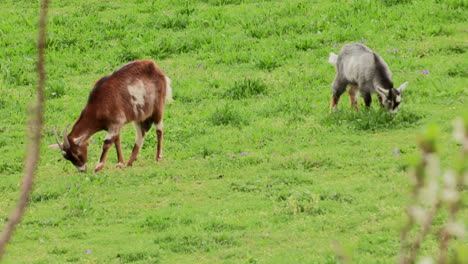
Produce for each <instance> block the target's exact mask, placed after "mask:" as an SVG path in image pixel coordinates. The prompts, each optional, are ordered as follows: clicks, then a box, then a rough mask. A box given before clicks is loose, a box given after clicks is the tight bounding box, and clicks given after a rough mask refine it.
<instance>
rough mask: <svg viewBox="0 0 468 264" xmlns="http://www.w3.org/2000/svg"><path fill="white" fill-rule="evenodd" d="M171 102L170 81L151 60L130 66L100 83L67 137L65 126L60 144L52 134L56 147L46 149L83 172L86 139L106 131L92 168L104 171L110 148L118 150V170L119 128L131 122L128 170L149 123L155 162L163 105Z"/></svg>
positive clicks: (120, 160) (159, 149)
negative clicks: (57, 152) (154, 138)
mask: <svg viewBox="0 0 468 264" xmlns="http://www.w3.org/2000/svg"><path fill="white" fill-rule="evenodd" d="M170 101H172V89H171V87H170V79H169V78H167V77H166V76H165V75H164V73H163V72H162V71H161V70H160V69H159V67H158V66H157V65H156V63H154V62H153V61H150V60H138V61H134V62H130V63H128V64H126V65H124V66H123V67H121V68H120V69H118V70H116V71H115V72H113V73H112V74H111V75H107V76H105V77H102V78H101V79H99V80H98V81H97V82H96V83H95V85H94V89H93V90H92V91H91V93H90V94H89V98H88V103H87V104H86V106H85V108H84V109H83V111H82V112H81V115H80V117H79V118H78V120H77V121H76V122H75V124H74V126H73V128H72V130H71V132H70V134H68V135H67V130H68V126H67V127H66V128H65V130H64V131H63V143H60V141H59V139H58V136H57V132H56V131H55V130H54V135H55V140H56V141H57V144H55V145H51V146H49V148H53V149H60V150H62V154H63V156H64V157H65V159H67V160H69V161H71V162H72V163H73V165H75V167H76V168H77V169H78V170H79V171H80V172H83V171H85V170H86V162H87V158H88V155H87V154H88V152H87V150H88V145H89V143H88V139H89V138H90V137H91V136H92V135H93V134H95V133H96V132H99V131H101V130H106V131H107V136H106V138H105V140H104V145H103V149H102V154H101V157H100V159H99V163H98V164H97V166H96V168H95V170H94V171H95V172H98V171H100V170H102V169H103V168H104V164H105V162H106V157H107V153H108V151H109V148H110V147H111V146H112V144H115V147H116V149H117V158H118V164H117V167H118V168H122V167H123V166H124V158H123V155H122V149H121V146H120V130H121V128H122V127H123V126H124V125H125V124H127V123H129V122H131V121H133V125H134V127H135V130H136V138H135V145H134V147H133V150H132V154H131V156H130V158H129V160H128V161H127V162H126V163H125V165H127V166H131V165H132V163H133V162H134V161H135V160H136V158H137V155H138V152H139V150H140V148H141V146H142V144H143V139H144V137H145V134H146V132H148V130H149V129H150V128H151V125H152V123H154V124H156V134H157V139H158V144H157V151H156V161H158V160H159V159H161V158H162V141H163V113H164V104H165V102H170Z"/></svg>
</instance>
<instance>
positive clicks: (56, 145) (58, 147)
mask: <svg viewBox="0 0 468 264" xmlns="http://www.w3.org/2000/svg"><path fill="white" fill-rule="evenodd" d="M48 148H50V149H62V148H61V146H60V145H59V144H53V145H49V146H48Z"/></svg>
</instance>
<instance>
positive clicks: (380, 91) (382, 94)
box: [375, 86, 390, 97]
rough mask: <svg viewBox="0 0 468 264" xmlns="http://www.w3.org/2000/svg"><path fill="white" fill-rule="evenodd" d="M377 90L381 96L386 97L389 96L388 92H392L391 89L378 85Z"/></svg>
mask: <svg viewBox="0 0 468 264" xmlns="http://www.w3.org/2000/svg"><path fill="white" fill-rule="evenodd" d="M375 91H376V92H377V93H378V94H379V95H380V96H385V97H388V93H389V92H390V90H387V89H385V88H382V87H379V86H377V87H376V89H375Z"/></svg>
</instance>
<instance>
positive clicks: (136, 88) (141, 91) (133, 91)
mask: <svg viewBox="0 0 468 264" xmlns="http://www.w3.org/2000/svg"><path fill="white" fill-rule="evenodd" d="M127 89H128V93H129V94H130V96H131V98H130V101H131V103H132V106H133V113H134V114H135V116H136V117H139V116H141V115H142V114H143V113H139V111H138V109H139V108H140V109H143V107H144V106H145V86H144V84H143V82H142V81H141V80H138V81H136V82H135V83H133V84H130V85H129V86H128V87H127Z"/></svg>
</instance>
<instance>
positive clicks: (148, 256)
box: [116, 252, 160, 264]
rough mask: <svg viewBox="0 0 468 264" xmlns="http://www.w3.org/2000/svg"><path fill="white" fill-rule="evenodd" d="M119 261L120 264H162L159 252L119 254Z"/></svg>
mask: <svg viewBox="0 0 468 264" xmlns="http://www.w3.org/2000/svg"><path fill="white" fill-rule="evenodd" d="M116 258H117V259H119V261H120V263H132V262H140V261H143V262H144V263H152V264H156V263H160V253H159V252H128V253H118V254H117V256H116Z"/></svg>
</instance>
